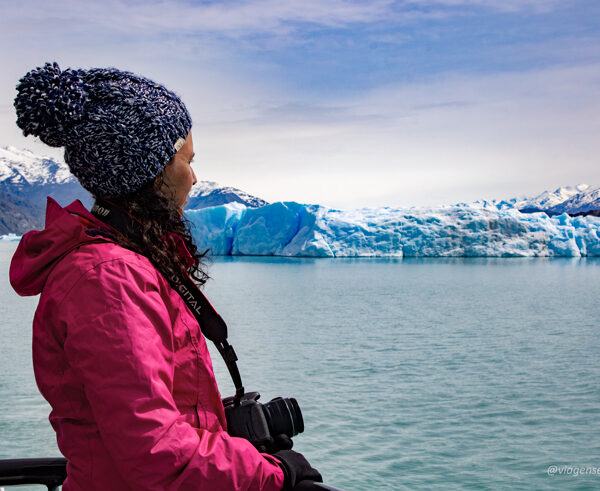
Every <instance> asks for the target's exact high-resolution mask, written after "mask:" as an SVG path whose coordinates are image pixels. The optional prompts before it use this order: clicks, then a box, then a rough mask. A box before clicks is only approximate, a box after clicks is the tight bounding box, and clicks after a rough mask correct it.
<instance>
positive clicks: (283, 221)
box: [185, 202, 600, 257]
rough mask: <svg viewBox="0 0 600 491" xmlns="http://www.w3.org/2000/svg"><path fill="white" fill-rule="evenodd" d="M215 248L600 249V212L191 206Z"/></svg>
mask: <svg viewBox="0 0 600 491" xmlns="http://www.w3.org/2000/svg"><path fill="white" fill-rule="evenodd" d="M185 213H186V217H187V218H188V220H189V221H190V222H191V224H192V233H193V235H194V239H195V241H196V243H197V245H198V247H199V249H200V250H205V249H209V250H210V253H211V254H212V255H233V256H297V257H371V256H375V257H381V256H396V257H402V256H422V257H426V256H436V257H437V256H488V257H527V256H548V257H578V256H600V218H599V217H594V216H585V217H582V216H578V217H571V216H569V215H567V214H562V215H558V216H553V217H549V216H548V215H546V214H545V213H521V212H520V211H519V210H518V209H516V208H502V209H497V208H495V207H489V206H485V205H482V204H464V203H461V204H458V205H454V206H440V207H428V208H425V207H418V208H406V209H394V208H389V207H383V208H364V209H357V210H349V211H341V210H335V209H331V208H327V207H324V206H320V205H306V204H300V203H296V202H278V203H272V204H270V205H266V206H262V207H260V208H248V207H246V206H244V205H242V204H239V203H229V204H226V205H222V206H215V207H211V208H204V209H200V210H187V211H186V212H185Z"/></svg>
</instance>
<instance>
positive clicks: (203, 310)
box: [91, 199, 244, 406]
mask: <svg viewBox="0 0 600 491" xmlns="http://www.w3.org/2000/svg"><path fill="white" fill-rule="evenodd" d="M91 213H92V215H94V216H95V217H96V218H98V219H99V220H101V221H102V222H104V223H106V224H107V225H109V226H111V227H112V228H114V229H116V230H117V231H119V232H120V233H122V234H123V235H125V236H127V237H129V238H131V239H133V240H134V241H135V242H138V243H141V238H142V233H143V226H142V223H141V222H139V221H138V220H136V219H135V218H134V217H132V216H131V215H129V214H128V213H127V212H125V211H123V210H121V209H120V208H119V207H118V206H116V205H115V204H113V203H111V202H109V201H107V200H105V199H102V200H100V199H96V202H95V203H94V206H93V207H92V209H91ZM167 280H168V282H169V284H170V285H171V287H172V288H173V289H174V290H175V291H176V292H177V293H178V294H179V295H180V296H181V298H182V299H183V301H184V303H185V304H186V306H187V307H188V309H189V310H190V312H191V313H192V315H193V316H194V317H195V318H196V320H197V321H198V324H199V325H200V329H201V330H202V334H204V336H205V337H206V338H207V339H209V340H210V341H212V342H213V343H214V345H215V346H216V347H217V350H218V351H219V353H220V354H221V356H222V357H223V360H224V361H225V365H227V369H228V370H229V374H230V375H231V379H232V380H233V384H234V385H235V397H234V402H235V405H236V406H237V405H238V404H239V401H240V400H241V398H242V396H243V395H244V386H243V385H242V377H241V375H240V371H239V369H238V366H237V363H236V361H237V360H238V358H237V355H236V354H235V350H234V349H233V346H231V345H230V344H229V343H228V342H227V324H225V321H224V320H223V318H222V317H221V316H220V315H219V314H218V313H217V311H216V310H215V308H214V307H213V306H212V305H211V304H210V302H209V301H208V299H207V298H206V296H205V295H204V293H202V292H201V291H200V289H199V288H198V286H197V285H196V283H194V281H193V280H192V279H191V278H190V277H189V276H188V275H185V277H183V276H181V277H179V276H175V277H172V278H168V279H167Z"/></svg>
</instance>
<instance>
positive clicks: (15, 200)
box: [0, 147, 267, 235]
mask: <svg viewBox="0 0 600 491" xmlns="http://www.w3.org/2000/svg"><path fill="white" fill-rule="evenodd" d="M46 196H52V197H53V198H54V199H55V200H56V201H58V202H59V203H60V204H61V205H62V206H65V205H67V204H69V203H71V202H72V201H74V200H75V199H79V200H81V201H82V203H83V204H84V205H85V206H87V207H88V208H89V207H90V206H91V205H92V203H93V198H92V196H91V195H90V193H88V192H87V191H86V190H85V189H83V188H82V187H81V185H80V184H79V183H78V182H77V180H76V179H75V178H74V177H73V175H72V174H71V173H70V172H69V168H68V167H67V165H66V164H65V163H64V162H61V161H58V160H55V159H53V158H50V157H41V156H39V155H36V154H34V153H33V152H30V151H29V150H19V149H17V148H14V147H0V235H3V234H8V233H14V234H17V235H21V234H23V233H25V232H27V231H28V230H31V229H39V228H42V227H43V225H44V214H45V210H46ZM231 202H237V203H242V204H244V205H245V206H247V207H250V208H252V207H259V206H263V205H266V204H267V202H266V201H264V200H262V199H260V198H257V197H256V196H252V195H250V194H248V193H246V192H244V191H241V190H239V189H236V188H232V187H226V186H219V185H218V184H217V183H215V182H212V181H199V182H198V183H197V184H196V185H195V186H194V187H193V188H192V191H191V193H190V196H189V199H188V204H187V206H186V209H199V208H206V207H209V206H217V205H223V204H226V203H231Z"/></svg>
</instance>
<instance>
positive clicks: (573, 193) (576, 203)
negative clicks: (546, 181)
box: [473, 184, 600, 216]
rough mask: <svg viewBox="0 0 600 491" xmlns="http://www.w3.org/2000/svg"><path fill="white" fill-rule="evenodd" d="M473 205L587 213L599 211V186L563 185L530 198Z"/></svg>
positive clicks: (561, 212) (535, 210)
mask: <svg viewBox="0 0 600 491" xmlns="http://www.w3.org/2000/svg"><path fill="white" fill-rule="evenodd" d="M473 205H474V206H482V207H483V208H487V209H494V210H509V209H512V208H516V209H517V210H519V211H520V212H521V213H537V212H540V211H542V212H544V213H546V214H547V215H549V216H554V215H561V214H563V213H567V214H569V215H587V214H592V215H593V214H597V213H598V212H600V187H594V186H590V185H589V184H578V185H576V186H563V187H560V188H558V189H556V190H555V191H544V192H543V193H541V194H538V195H537V196H534V197H530V198H523V197H520V198H511V199H508V200H492V201H485V200H483V201H475V202H474V203H473Z"/></svg>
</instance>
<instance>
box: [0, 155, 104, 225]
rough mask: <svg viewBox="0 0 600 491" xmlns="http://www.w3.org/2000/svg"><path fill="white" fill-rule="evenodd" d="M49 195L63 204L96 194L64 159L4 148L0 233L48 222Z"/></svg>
mask: <svg viewBox="0 0 600 491" xmlns="http://www.w3.org/2000/svg"><path fill="white" fill-rule="evenodd" d="M46 196H52V197H53V198H54V199H55V200H56V201H58V202H59V203H60V204H61V205H66V204H68V203H70V202H71V201H73V200H75V199H79V200H81V201H82V202H83V203H84V204H85V205H88V206H89V205H91V203H92V197H91V196H90V194H89V193H88V192H87V191H86V190H85V189H83V188H82V187H81V186H80V185H79V183H78V182H77V180H76V179H75V178H74V177H73V176H72V175H71V173H70V172H69V168H68V167H67V165H66V164H65V163H64V162H61V161H58V160H55V159H53V158H50V157H42V156H39V155H36V154H34V153H33V152H30V151H29V150H19V149H17V148H15V147H0V234H8V233H16V234H22V233H24V232H26V231H28V230H31V229H32V228H40V227H41V226H42V225H43V223H44V212H45V208H46Z"/></svg>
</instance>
